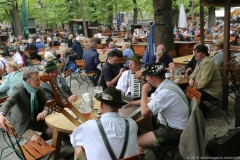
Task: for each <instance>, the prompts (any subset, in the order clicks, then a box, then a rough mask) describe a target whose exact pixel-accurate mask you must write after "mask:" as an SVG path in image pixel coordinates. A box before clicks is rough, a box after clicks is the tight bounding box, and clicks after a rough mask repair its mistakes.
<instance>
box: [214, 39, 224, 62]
mask: <svg viewBox="0 0 240 160" xmlns="http://www.w3.org/2000/svg"><path fill="white" fill-rule="evenodd" d="M213 50H214V51H216V53H215V55H214V56H213V57H212V60H213V61H214V63H215V64H216V65H218V66H223V39H218V40H216V42H215V44H213Z"/></svg>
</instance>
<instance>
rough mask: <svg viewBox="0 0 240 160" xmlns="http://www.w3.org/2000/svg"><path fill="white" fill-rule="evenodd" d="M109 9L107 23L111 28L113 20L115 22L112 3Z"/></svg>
mask: <svg viewBox="0 0 240 160" xmlns="http://www.w3.org/2000/svg"><path fill="white" fill-rule="evenodd" d="M107 11H108V21H107V23H108V24H107V25H108V28H109V29H110V28H111V27H112V22H113V5H112V4H111V5H109V6H108V7H107Z"/></svg>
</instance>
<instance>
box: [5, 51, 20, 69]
mask: <svg viewBox="0 0 240 160" xmlns="http://www.w3.org/2000/svg"><path fill="white" fill-rule="evenodd" d="M8 51H9V54H10V55H11V56H12V59H13V61H14V62H16V63H17V64H18V67H19V68H21V67H22V66H23V61H22V56H21V54H20V53H19V52H18V51H17V50H16V48H14V47H9V48H8Z"/></svg>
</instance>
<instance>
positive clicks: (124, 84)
mask: <svg viewBox="0 0 240 160" xmlns="http://www.w3.org/2000/svg"><path fill="white" fill-rule="evenodd" d="M142 64H143V62H142V56H140V55H138V54H136V55H134V56H132V57H131V58H130V62H129V70H127V71H125V72H123V74H122V76H121V77H120V78H119V80H118V83H117V86H116V88H117V89H120V90H121V91H122V93H123V94H124V95H128V94H129V93H130V85H129V83H130V74H132V73H136V72H137V71H139V70H140V69H141V67H142Z"/></svg>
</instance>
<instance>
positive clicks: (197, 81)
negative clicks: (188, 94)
mask: <svg viewBox="0 0 240 160" xmlns="http://www.w3.org/2000/svg"><path fill="white" fill-rule="evenodd" d="M208 55H209V53H208V48H207V47H206V46H205V45H204V44H201V45H199V46H197V47H196V48H195V59H196V61H197V65H196V68H195V69H194V71H193V73H192V74H191V75H190V77H189V86H190V87H195V88H196V89H197V90H198V91H199V92H201V93H202V97H201V103H200V106H199V107H200V109H202V111H203V112H207V108H206V106H205V105H204V104H203V101H216V100H219V99H220V98H221V96H222V81H221V75H220V72H219V69H218V67H217V65H216V64H215V63H214V62H213V60H212V59H211V58H210V57H208Z"/></svg>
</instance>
